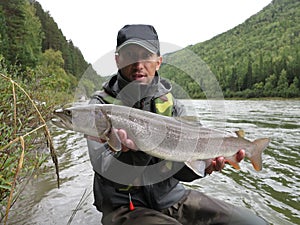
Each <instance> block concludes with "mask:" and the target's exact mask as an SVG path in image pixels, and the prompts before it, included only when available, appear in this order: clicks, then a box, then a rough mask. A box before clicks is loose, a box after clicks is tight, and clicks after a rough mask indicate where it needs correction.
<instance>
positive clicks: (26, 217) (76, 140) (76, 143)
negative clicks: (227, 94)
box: [8, 100, 300, 225]
mask: <svg viewBox="0 0 300 225" xmlns="http://www.w3.org/2000/svg"><path fill="white" fill-rule="evenodd" d="M182 102H183V104H185V105H186V106H187V109H188V111H189V112H190V113H191V114H194V115H196V116H198V117H200V119H201V122H202V124H203V125H205V126H208V127H212V128H218V129H226V130H228V131H235V130H238V129H243V130H245V132H246V138H248V139H250V140H254V139H256V138H260V137H270V138H271V143H270V145H269V147H268V148H267V149H266V150H265V151H264V154H263V170H262V171H260V172H256V171H254V169H253V168H252V166H251V163H249V161H247V160H245V161H243V162H242V163H241V170H239V171H237V170H234V169H233V168H231V167H230V166H229V165H228V166H226V167H225V169H224V170H223V171H222V173H213V174H212V175H210V176H207V177H206V178H204V179H200V180H196V181H194V182H193V183H190V184H189V185H192V187H193V188H196V189H199V190H200V191H203V192H205V193H206V194H208V195H211V196H214V197H217V198H219V199H222V200H224V201H228V202H230V203H232V204H235V205H239V206H242V207H247V208H250V209H251V210H253V211H254V212H255V213H257V214H259V215H260V216H262V217H264V218H265V219H266V220H268V221H269V222H270V223H271V224H273V225H290V224H294V225H299V224H300V167H299V165H300V101H293V100H286V101H282V100H272V101H250V100H247V101H238V100H236V101H234V100H230V101H207V100H184V101H182ZM51 129H52V132H53V139H54V142H55V146H56V148H57V152H58V155H59V167H60V176H61V187H60V188H59V189H58V188H57V187H56V177H55V171H54V167H53V165H52V163H51V162H48V163H47V164H46V165H45V166H44V167H43V168H42V169H41V171H40V173H39V174H38V175H37V176H36V177H35V178H33V179H32V180H31V181H30V182H29V184H28V185H27V186H26V188H25V190H24V192H23V193H22V198H21V199H19V200H18V202H17V203H16V204H15V205H14V207H13V209H12V210H11V211H10V214H9V222H8V224H22V225H25V224H28V225H29V224H43V225H44V224H59V225H61V224H68V221H71V224H87V225H90V224H91V225H93V224H101V222H100V220H101V213H99V212H97V211H96V210H95V208H94V206H93V194H92V192H91V191H92V180H93V172H92V168H91V165H90V162H89V157H88V153H87V147H86V141H85V139H84V138H82V135H81V134H78V133H74V132H66V131H64V130H61V129H58V128H56V127H54V126H53V127H51Z"/></svg>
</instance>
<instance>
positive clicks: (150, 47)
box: [116, 39, 158, 54]
mask: <svg viewBox="0 0 300 225" xmlns="http://www.w3.org/2000/svg"><path fill="white" fill-rule="evenodd" d="M153 42H155V41H153ZM131 44H134V45H139V46H141V47H143V48H145V49H147V50H148V51H149V52H151V53H153V54H157V52H158V50H157V48H156V47H155V46H154V45H152V44H151V40H147V41H145V40H135V39H130V40H127V41H125V42H124V43H123V44H121V45H120V46H119V47H117V49H116V52H119V51H120V49H121V48H123V47H125V46H127V45H131Z"/></svg>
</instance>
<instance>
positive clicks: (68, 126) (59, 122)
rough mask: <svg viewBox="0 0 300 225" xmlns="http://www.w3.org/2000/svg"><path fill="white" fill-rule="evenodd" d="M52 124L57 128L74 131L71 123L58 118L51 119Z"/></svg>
mask: <svg viewBox="0 0 300 225" xmlns="http://www.w3.org/2000/svg"><path fill="white" fill-rule="evenodd" d="M51 123H52V124H54V125H55V126H57V127H59V128H63V129H68V130H69V129H72V128H73V126H72V124H71V123H70V122H67V121H66V120H63V119H61V118H58V117H54V118H51Z"/></svg>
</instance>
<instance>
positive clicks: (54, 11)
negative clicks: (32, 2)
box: [37, 0, 271, 64]
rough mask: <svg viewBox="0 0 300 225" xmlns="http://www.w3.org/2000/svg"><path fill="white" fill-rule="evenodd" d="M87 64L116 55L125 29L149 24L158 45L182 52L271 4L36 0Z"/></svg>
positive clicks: (250, 0)
mask: <svg viewBox="0 0 300 225" xmlns="http://www.w3.org/2000/svg"><path fill="white" fill-rule="evenodd" d="M37 1H38V2H39V3H40V4H41V5H42V7H43V9H44V10H45V11H49V13H50V15H51V16H52V17H53V18H54V20H55V21H56V22H57V24H58V27H59V28H60V29H61V30H62V32H63V34H64V35H65V36H66V38H67V39H68V40H70V39H71V40H72V41H73V43H74V45H75V46H77V47H79V49H80V50H81V52H82V54H83V56H84V57H85V59H86V60H87V61H88V62H89V63H92V64H93V63H94V62H96V61H97V60H98V59H99V58H101V57H102V56H103V55H105V54H107V53H108V52H111V51H113V50H114V48H115V46H116V36H117V32H118V30H119V29H120V28H122V27H123V26H124V25H125V24H151V25H153V26H154V27H155V28H156V30H157V32H158V36H159V39H160V41H161V42H165V43H171V44H173V45H176V46H179V47H186V46H187V45H190V44H196V43H199V42H202V41H205V40H208V39H210V38H212V37H214V36H216V35H218V34H220V33H223V32H225V31H227V30H229V29H231V28H233V27H235V26H237V25H238V24H240V23H243V22H244V21H245V20H246V19H248V18H249V17H250V16H252V15H254V14H256V13H257V12H259V11H260V10H262V9H263V8H264V7H265V6H266V5H268V4H269V3H271V0H187V1H182V0H181V1H177V0H151V1H149V2H146V3H145V1H140V0H127V1H113V0H110V1H100V0H85V1H78V0H77V1H74V0H73V1H72V0H37Z"/></svg>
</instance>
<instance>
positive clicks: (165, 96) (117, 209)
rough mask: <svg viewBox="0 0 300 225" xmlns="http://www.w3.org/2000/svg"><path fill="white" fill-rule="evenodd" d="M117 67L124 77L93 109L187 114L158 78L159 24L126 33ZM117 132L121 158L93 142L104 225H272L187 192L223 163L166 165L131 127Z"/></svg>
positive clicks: (121, 33)
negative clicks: (133, 136) (139, 141)
mask: <svg viewBox="0 0 300 225" xmlns="http://www.w3.org/2000/svg"><path fill="white" fill-rule="evenodd" d="M115 61H116V64H117V67H118V72H117V74H116V75H114V76H113V77H112V78H111V79H110V80H109V81H108V82H106V83H105V84H104V86H103V91H99V92H96V93H95V94H94V95H93V97H92V100H91V101H90V104H121V105H125V106H128V107H132V108H137V109H140V110H146V111H150V112H152V113H157V114H161V115H164V116H173V117H175V116H176V117H177V116H180V115H183V114H184V108H183V106H181V105H180V104H179V103H178V101H177V100H176V99H174V97H173V96H172V94H171V92H170V91H171V84H170V83H169V82H168V81H166V80H164V79H163V78H161V77H160V76H159V74H158V70H159V68H160V66H161V64H162V56H161V55H160V43H159V40H158V36H157V33H156V31H155V29H154V27H153V26H151V25H141V24H136V25H126V26H124V27H123V28H122V29H121V30H119V32H118V36H117V47H116V51H115ZM87 119H88V118H87ZM110 132H111V134H113V135H111V134H110V135H111V136H110V141H111V142H113V141H114V138H115V139H118V140H120V141H121V143H122V145H121V148H122V150H121V151H118V152H116V151H115V149H114V148H112V146H113V145H112V144H111V143H109V144H108V142H107V141H108V140H107V139H105V138H103V137H102V138H99V137H92V136H86V137H87V143H88V149H89V155H90V159H91V163H92V166H93V169H94V171H95V176H94V199H95V202H94V205H95V206H96V208H97V210H99V211H100V212H102V213H103V216H102V223H103V224H104V225H121V224H123V225H125V224H130V225H147V224H149V225H150V224H151V225H153V224H172V225H175V224H184V225H189V224H190V225H200V224H205V225H207V224H228V225H229V224H231V225H263V224H264V225H265V224H268V223H267V222H266V221H265V220H264V219H262V218H260V217H259V216H257V215H255V214H254V213H253V212H252V211H251V210H249V209H244V208H241V207H237V206H233V205H231V204H228V203H226V202H224V201H220V200H218V199H215V198H212V197H210V196H207V195H205V194H203V193H201V192H199V191H196V190H190V189H187V188H186V187H184V185H183V184H182V183H181V182H180V181H184V182H191V181H193V180H195V179H199V178H202V177H205V176H206V175H207V174H211V173H212V172H213V171H221V170H222V168H223V167H224V165H225V158H224V157H222V156H220V157H217V158H215V159H211V160H204V161H200V160H199V161H195V162H193V163H190V164H187V163H183V162H173V161H168V160H163V159H160V158H157V157H154V156H151V155H150V154H147V152H143V151H139V149H138V147H137V144H136V143H135V142H134V141H133V140H132V139H130V138H128V137H129V136H130V135H129V134H128V132H126V131H125V129H122V128H121V127H115V129H113V130H112V131H110ZM163 132H165V131H162V133H163ZM162 135H163V134H162ZM164 137H166V138H167V134H165V136H164ZM234 157H235V160H236V161H237V162H240V161H241V160H242V159H243V158H244V157H245V151H244V150H239V151H237V153H236V155H235V156H234Z"/></svg>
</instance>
